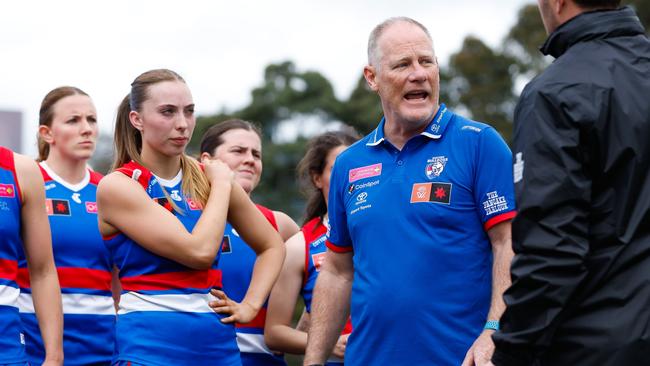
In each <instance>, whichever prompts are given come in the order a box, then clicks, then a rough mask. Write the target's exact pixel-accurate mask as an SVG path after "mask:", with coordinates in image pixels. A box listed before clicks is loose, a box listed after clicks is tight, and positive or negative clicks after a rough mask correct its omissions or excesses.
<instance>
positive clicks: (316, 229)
mask: <svg viewBox="0 0 650 366" xmlns="http://www.w3.org/2000/svg"><path fill="white" fill-rule="evenodd" d="M300 230H301V232H302V235H303V237H304V238H305V267H304V274H303V285H302V289H301V290H300V295H301V296H302V299H303V301H304V302H305V311H307V312H308V313H311V301H312V297H313V293H314V287H315V286H316V279H317V278H318V273H319V272H320V266H321V265H322V264H323V261H324V260H325V254H326V253H327V246H326V245H325V241H326V239H327V227H326V226H325V225H323V221H322V220H321V218H320V217H314V218H313V219H311V220H309V221H308V222H307V223H306V224H305V225H304V226H303V227H302V228H301V229H300ZM350 333H352V323H351V322H350V318H349V317H348V321H347V322H345V326H344V327H343V331H341V334H350ZM342 363H343V360H341V359H339V358H336V357H334V356H331V357H330V359H329V360H328V362H327V365H340V364H342Z"/></svg>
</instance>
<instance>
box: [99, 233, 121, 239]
mask: <svg viewBox="0 0 650 366" xmlns="http://www.w3.org/2000/svg"><path fill="white" fill-rule="evenodd" d="M121 233H122V232H121V231H118V232H116V233H115V234H111V235H102V239H103V240H111V239H114V238H116V237H117V236H118V235H120V234H121Z"/></svg>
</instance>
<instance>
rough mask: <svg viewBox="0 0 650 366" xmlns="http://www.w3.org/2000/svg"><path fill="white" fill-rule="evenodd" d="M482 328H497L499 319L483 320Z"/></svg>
mask: <svg viewBox="0 0 650 366" xmlns="http://www.w3.org/2000/svg"><path fill="white" fill-rule="evenodd" d="M483 329H492V330H499V321H498V320H488V321H487V322H485V326H484V327H483Z"/></svg>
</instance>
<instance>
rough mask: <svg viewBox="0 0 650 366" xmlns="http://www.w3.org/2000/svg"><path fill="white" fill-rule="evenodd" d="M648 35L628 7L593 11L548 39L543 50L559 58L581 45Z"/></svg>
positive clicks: (557, 30)
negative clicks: (606, 39)
mask: <svg viewBox="0 0 650 366" xmlns="http://www.w3.org/2000/svg"><path fill="white" fill-rule="evenodd" d="M644 33H645V30H644V29H643V26H642V25H641V22H640V21H639V18H638V17H637V16H636V13H635V12H634V10H632V9H631V8H630V7H628V6H626V7H623V8H620V9H616V10H595V11H589V12H584V13H582V14H580V15H578V16H576V17H574V18H572V19H570V20H569V21H567V22H566V23H564V24H562V25H560V26H559V27H558V28H557V29H556V30H555V31H554V32H553V33H551V35H550V36H549V37H548V38H547V39H546V42H544V45H542V47H541V48H540V51H542V53H543V54H544V55H551V56H553V57H555V58H558V57H560V56H562V54H564V53H565V52H566V51H567V50H568V49H569V48H570V47H571V46H573V45H574V44H576V43H579V42H585V41H591V40H595V39H605V38H610V37H621V36H634V35H639V34H644Z"/></svg>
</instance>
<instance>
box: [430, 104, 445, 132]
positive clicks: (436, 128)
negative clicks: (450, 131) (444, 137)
mask: <svg viewBox="0 0 650 366" xmlns="http://www.w3.org/2000/svg"><path fill="white" fill-rule="evenodd" d="M445 113H447V108H446V107H445V109H443V110H442V111H440V115H438V118H437V119H436V121H435V122H434V123H432V124H431V128H430V130H431V132H433V133H435V134H437V133H438V131H440V121H442V117H443V116H444V115H445Z"/></svg>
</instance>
